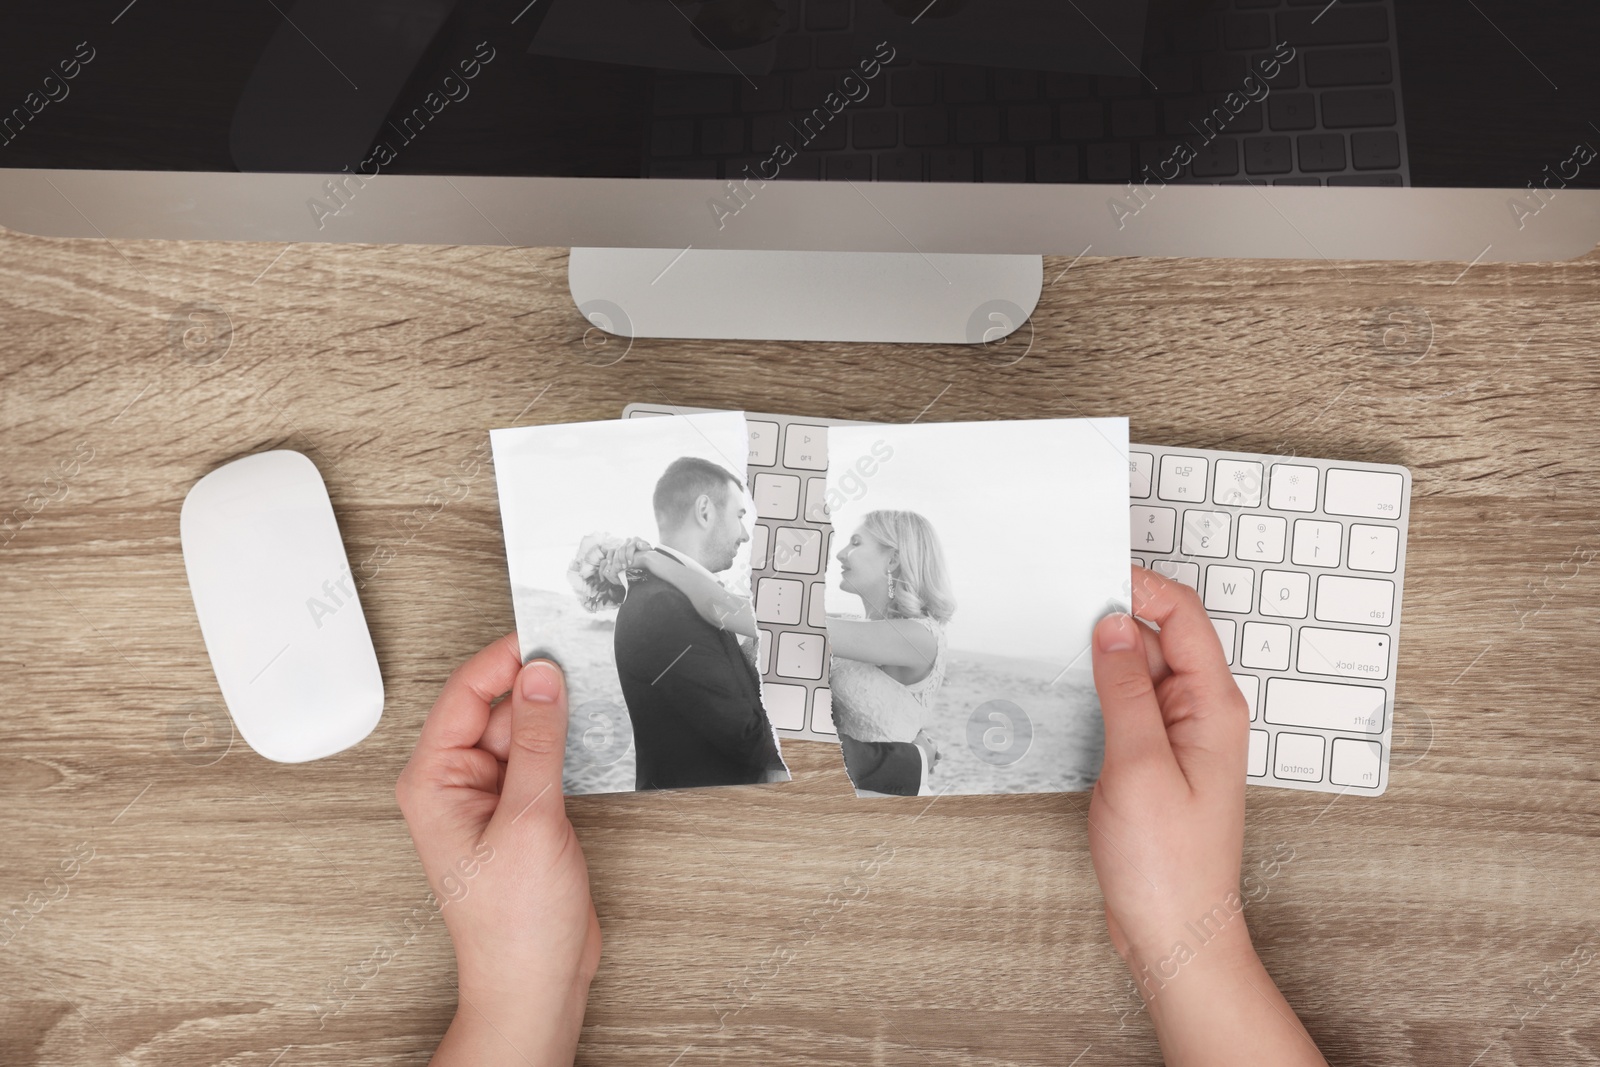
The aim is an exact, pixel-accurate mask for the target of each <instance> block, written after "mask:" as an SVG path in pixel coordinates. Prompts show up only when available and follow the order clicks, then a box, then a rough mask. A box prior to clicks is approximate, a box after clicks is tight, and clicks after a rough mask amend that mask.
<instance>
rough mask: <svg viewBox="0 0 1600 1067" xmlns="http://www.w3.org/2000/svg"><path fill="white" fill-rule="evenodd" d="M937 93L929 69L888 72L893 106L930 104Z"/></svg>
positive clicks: (931, 72)
mask: <svg viewBox="0 0 1600 1067" xmlns="http://www.w3.org/2000/svg"><path fill="white" fill-rule="evenodd" d="M781 39H782V38H780V40H781ZM938 95H939V80H938V76H937V75H935V74H934V72H933V71H931V70H928V69H926V68H919V69H917V70H896V71H892V72H890V74H889V101H890V103H892V104H894V106H895V107H917V106H919V105H923V104H931V103H933V102H934V100H935V99H936V98H937V97H938Z"/></svg>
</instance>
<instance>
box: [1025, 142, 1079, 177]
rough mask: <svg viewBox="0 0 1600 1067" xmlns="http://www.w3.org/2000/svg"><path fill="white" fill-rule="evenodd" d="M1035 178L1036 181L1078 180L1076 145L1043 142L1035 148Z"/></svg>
mask: <svg viewBox="0 0 1600 1067" xmlns="http://www.w3.org/2000/svg"><path fill="white" fill-rule="evenodd" d="M1033 180H1034V181H1036V182H1075V181H1077V180H1078V147H1077V146H1076V145H1070V144H1066V145H1060V144H1042V145H1040V146H1039V147H1038V148H1035V149H1034V150H1033Z"/></svg>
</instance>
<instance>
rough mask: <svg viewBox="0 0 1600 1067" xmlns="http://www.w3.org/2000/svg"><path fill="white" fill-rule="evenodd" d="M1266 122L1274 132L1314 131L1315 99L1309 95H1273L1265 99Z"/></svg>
mask: <svg viewBox="0 0 1600 1067" xmlns="http://www.w3.org/2000/svg"><path fill="white" fill-rule="evenodd" d="M1267 121H1268V122H1270V123H1271V124H1272V128H1273V129H1274V130H1279V131H1282V130H1314V129H1316V127H1317V98H1316V97H1315V96H1313V95H1312V94H1310V93H1273V94H1272V95H1271V96H1269V97H1268V98H1267Z"/></svg>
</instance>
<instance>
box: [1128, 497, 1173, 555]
mask: <svg viewBox="0 0 1600 1067" xmlns="http://www.w3.org/2000/svg"><path fill="white" fill-rule="evenodd" d="M1128 524H1129V526H1130V528H1131V537H1130V539H1129V543H1130V545H1131V547H1132V548H1133V550H1134V551H1135V552H1171V551H1172V538H1173V531H1174V530H1175V529H1176V528H1177V525H1178V512H1177V511H1176V510H1175V509H1173V508H1150V507H1139V506H1134V507H1130V508H1129V509H1128Z"/></svg>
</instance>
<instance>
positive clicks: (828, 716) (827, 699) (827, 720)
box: [811, 686, 839, 734]
mask: <svg viewBox="0 0 1600 1067" xmlns="http://www.w3.org/2000/svg"><path fill="white" fill-rule="evenodd" d="M811 730H812V732H813V733H819V734H836V733H838V732H839V729H838V727H836V726H834V725H833V691H832V690H831V689H828V688H826V687H823V686H819V687H817V688H816V689H813V690H812V691H811Z"/></svg>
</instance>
